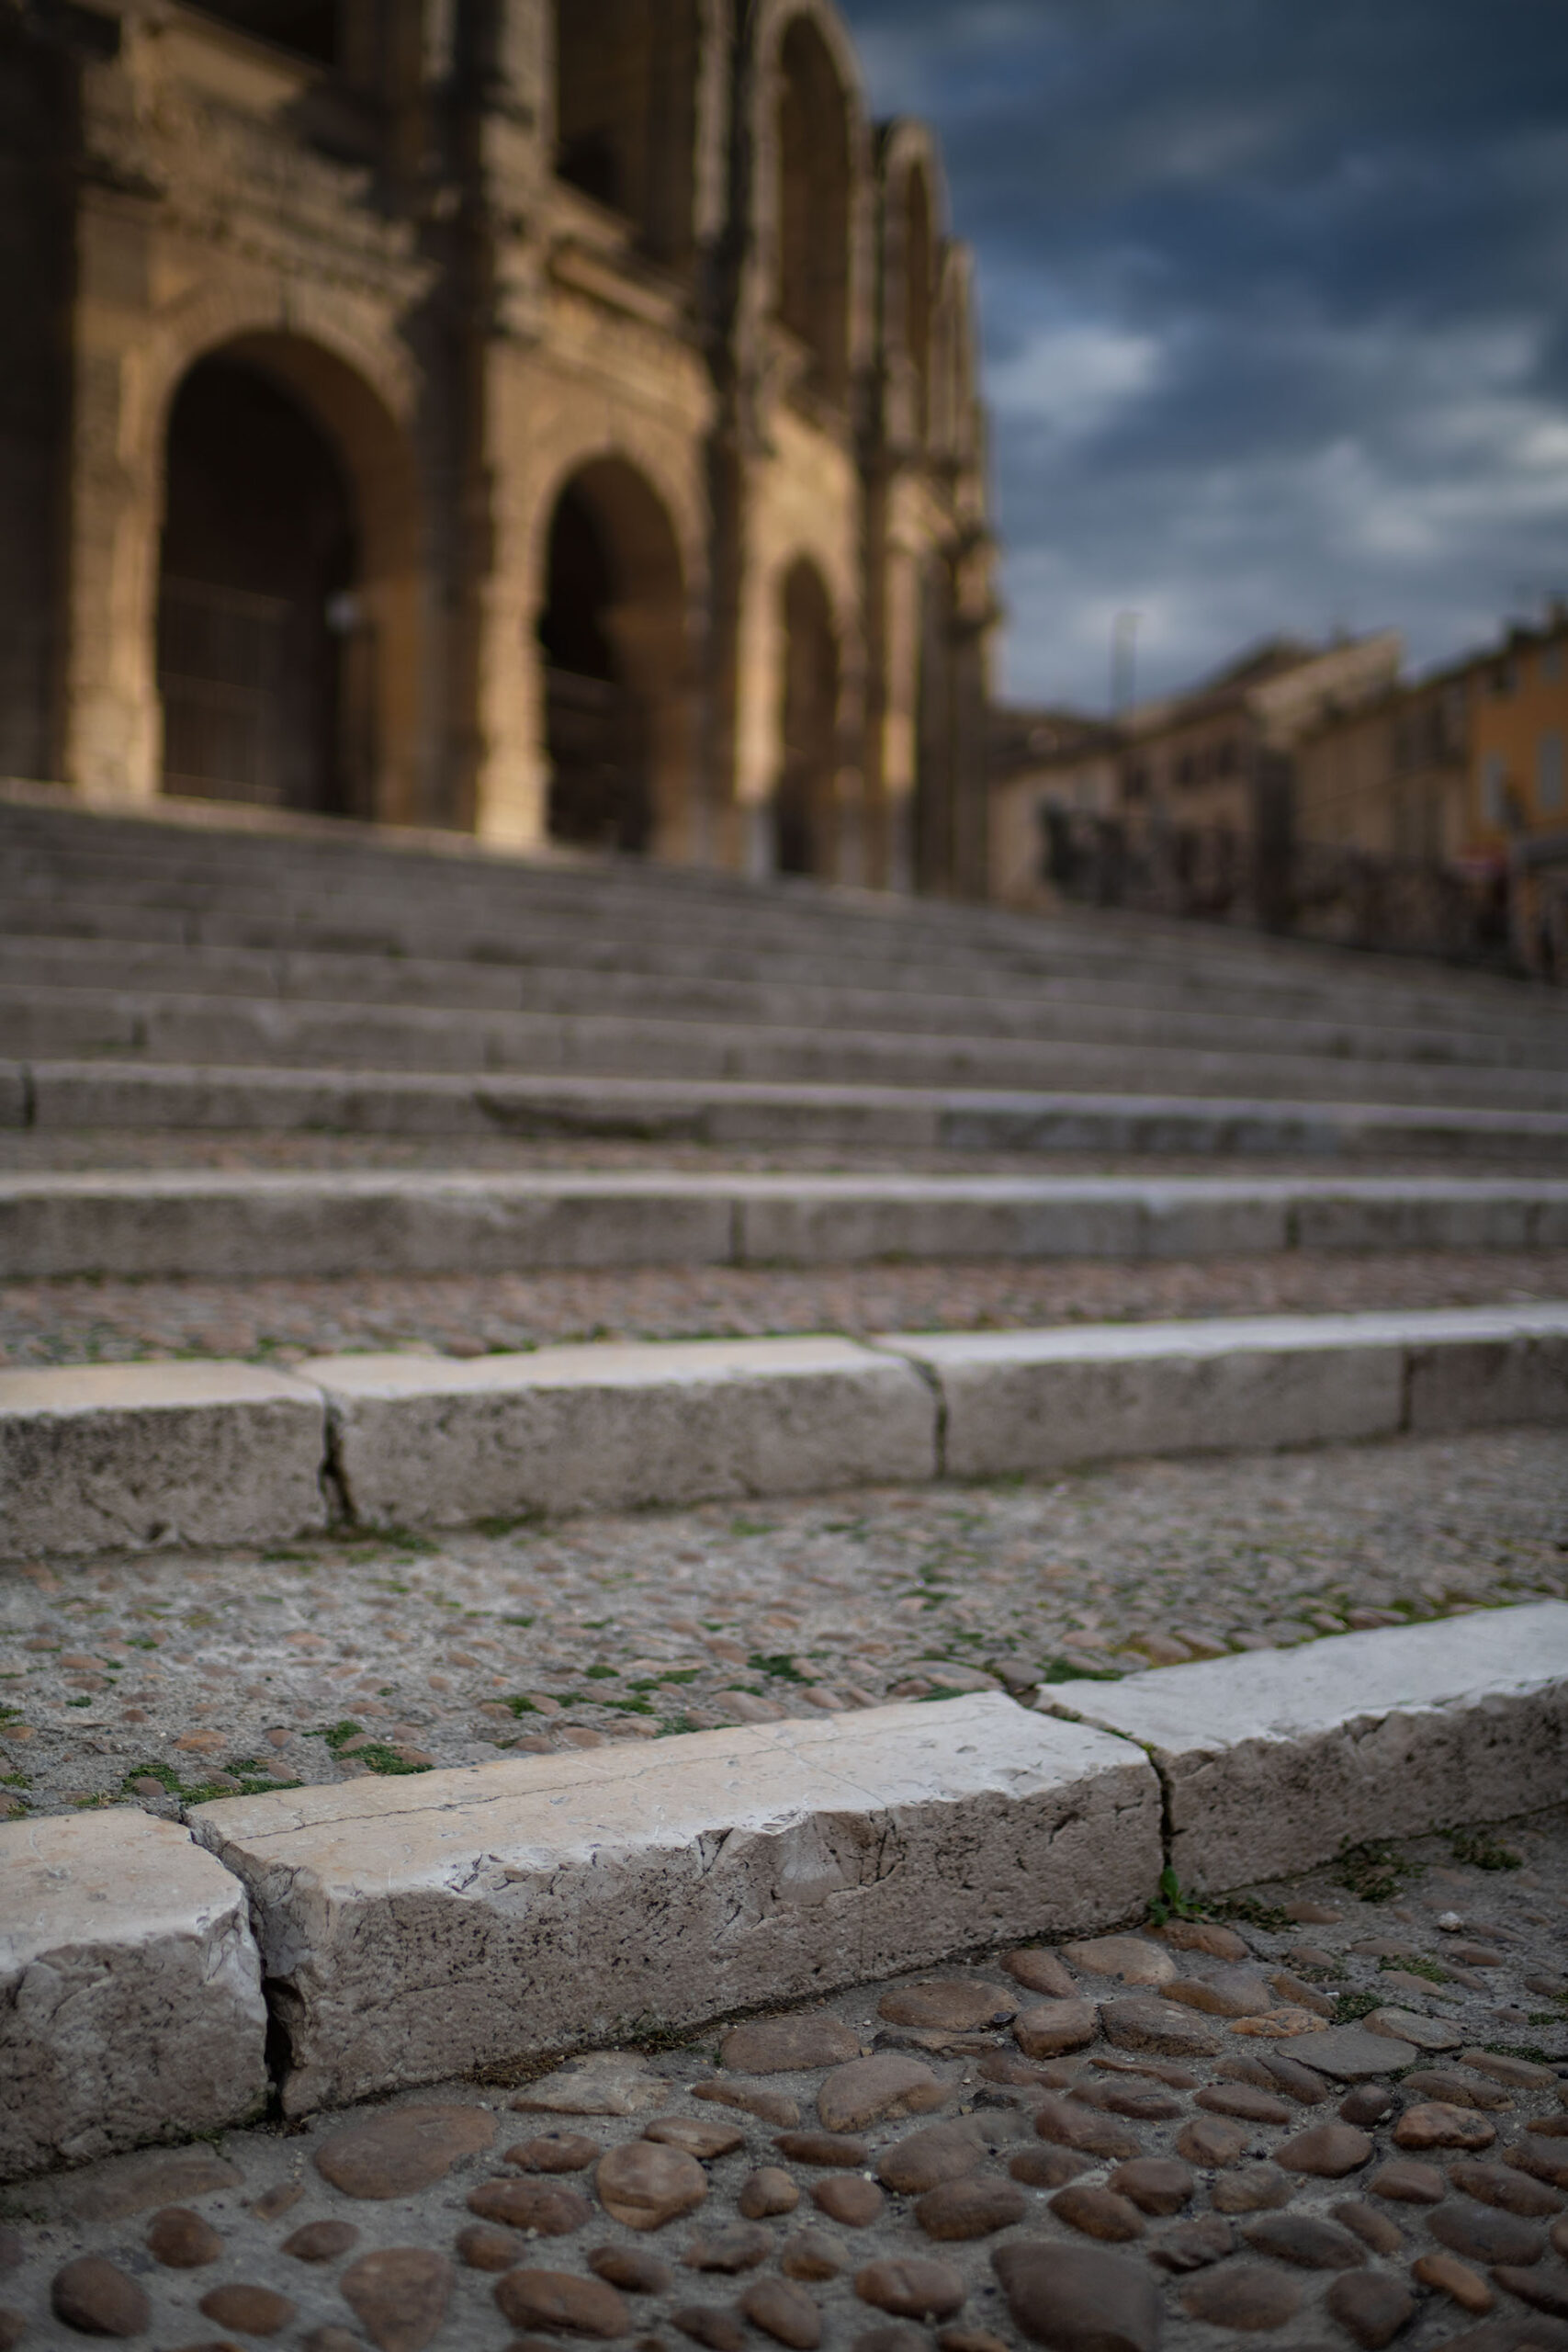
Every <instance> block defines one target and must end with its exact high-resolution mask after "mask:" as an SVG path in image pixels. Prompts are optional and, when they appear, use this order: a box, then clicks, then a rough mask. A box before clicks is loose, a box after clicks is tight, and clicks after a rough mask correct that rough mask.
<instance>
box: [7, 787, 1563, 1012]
mask: <svg viewBox="0 0 1568 2352" xmlns="http://www.w3.org/2000/svg"><path fill="white" fill-rule="evenodd" d="M32 813H35V814H36V812H32ZM26 814H28V812H24V811H20V810H18V809H15V808H11V809H6V808H4V807H0V842H4V843H5V846H6V851H7V855H6V868H7V872H8V874H11V875H14V876H16V881H15V882H14V884H13V888H19V887H20V886H21V885H23V884H24V883H25V884H26V886H27V887H28V889H30V890H31V891H33V892H35V893H37V894H39V909H40V911H47V907H48V904H49V903H50V902H51V901H52V902H53V904H54V907H55V911H56V913H57V914H58V915H59V916H61V917H62V919H63V918H66V917H69V918H70V919H71V920H72V921H73V922H74V920H75V918H76V916H77V914H78V912H79V910H82V908H83V906H84V903H85V899H86V898H87V897H88V896H89V895H90V889H91V887H92V886H93V882H94V877H95V876H97V877H99V880H100V882H102V881H104V880H107V881H111V882H113V883H114V885H115V888H116V889H117V890H118V893H119V895H120V898H121V899H122V900H124V899H126V897H127V895H128V894H135V895H138V896H140V897H141V898H142V899H145V898H147V897H149V896H151V897H152V899H157V898H158V897H159V896H160V895H162V896H164V897H165V898H167V897H168V896H169V894H170V893H171V892H173V893H175V895H176V896H177V895H178V894H179V893H180V892H181V891H184V892H186V893H192V892H194V893H197V895H200V894H202V893H205V894H206V896H207V898H208V899H213V898H214V897H216V898H219V899H225V900H227V901H229V902H230V903H232V902H233V901H234V899H235V897H236V894H238V897H239V899H240V900H241V901H243V904H244V905H245V906H246V907H247V908H248V909H249V910H251V912H252V914H254V917H255V918H256V919H258V920H262V921H265V922H272V923H274V924H276V922H277V921H278V918H279V911H280V906H281V904H282V901H283V899H285V898H286V897H287V896H288V893H289V892H290V891H299V890H303V891H304V893H305V894H306V895H307V897H308V898H309V899H310V900H311V901H312V902H313V903H315V904H317V905H319V906H320V907H321V909H322V910H323V912H324V913H325V914H326V916H327V918H328V919H329V920H333V921H336V922H341V921H342V920H343V919H344V917H345V916H347V917H349V918H351V919H352V920H353V922H355V925H357V926H358V927H360V928H361V929H363V927H364V925H365V922H366V919H367V911H368V912H371V913H373V914H375V915H377V916H378V919H379V918H395V919H405V918H407V917H410V916H413V917H415V918H418V917H422V916H423V919H424V924H425V929H426V931H427V932H428V933H430V935H432V936H433V937H434V939H435V940H436V942H437V952H441V953H445V952H446V945H445V940H446V937H448V936H449V935H450V933H451V930H452V927H453V923H454V922H456V924H457V928H459V929H460V928H461V927H462V922H463V921H464V920H465V919H471V918H472V917H473V916H474V915H476V914H479V913H481V912H483V911H484V910H489V911H490V915H491V919H492V920H494V921H495V922H497V924H498V926H499V928H500V933H501V936H500V937H499V938H498V940H497V942H496V943H495V944H498V945H504V944H507V943H508V942H510V943H511V944H513V946H514V945H515V943H516V939H517V935H518V930H519V925H520V922H527V923H528V924H529V925H530V926H532V925H534V924H538V923H544V924H549V923H551V922H552V921H553V922H554V923H555V925H556V927H558V928H559V927H562V926H571V927H575V929H576V930H577V931H579V932H581V931H582V930H583V929H584V928H585V927H587V928H590V929H592V928H593V927H594V925H595V923H596V922H597V923H601V924H604V925H606V926H608V927H609V928H611V929H612V930H616V931H620V932H623V933H625V932H627V931H629V932H631V933H634V934H635V933H647V934H649V935H651V934H652V933H654V932H655V931H657V932H659V933H660V934H661V935H663V936H665V937H667V938H668V940H669V941H670V942H671V943H672V944H679V943H681V942H682V941H689V939H690V937H691V934H692V933H693V930H694V926H695V925H699V924H701V923H702V922H705V921H707V920H709V919H711V918H721V919H722V922H721V930H722V934H723V937H724V941H725V944H726V945H727V946H728V948H730V949H734V950H743V949H745V948H746V947H747V946H748V945H749V944H754V943H755V942H756V940H757V939H758V938H759V937H760V936H761V934H762V933H764V932H766V933H767V934H768V936H770V937H773V936H775V935H776V936H777V937H779V938H780V939H789V938H794V939H795V940H797V941H798V942H799V944H801V946H802V948H803V949H805V950H807V951H820V950H821V949H823V948H827V949H828V950H829V952H840V953H844V954H847V955H849V956H852V957H853V956H858V955H868V956H886V953H887V952H888V951H889V950H890V949H891V950H892V951H893V952H894V953H895V954H897V955H901V956H905V957H907V958H908V959H912V960H913V961H914V962H915V964H916V966H917V967H918V964H919V959H920V958H921V957H924V958H926V959H928V960H929V959H931V957H933V956H935V957H939V958H940V957H942V956H953V955H959V954H960V953H961V954H962V956H963V958H964V960H965V961H968V962H970V963H972V964H975V965H976V966H978V965H983V964H987V963H992V962H996V961H998V959H1000V960H1003V961H1006V962H1007V963H1008V964H1009V965H1010V966H1011V967H1013V968H1015V969H1017V970H1023V969H1025V968H1030V967H1033V966H1034V965H1035V964H1041V965H1043V966H1044V967H1049V966H1050V965H1051V963H1052V962H1053V961H1054V962H1055V964H1057V965H1059V966H1060V965H1071V966H1072V967H1076V968H1084V967H1098V968H1099V969H1100V970H1102V971H1106V972H1112V973H1114V972H1121V973H1125V972H1126V971H1127V970H1129V969H1130V968H1131V967H1133V966H1134V965H1135V964H1137V963H1139V962H1144V963H1146V964H1147V965H1148V967H1149V969H1150V972H1151V974H1155V975H1157V974H1158V973H1160V972H1163V973H1165V974H1166V975H1167V976H1170V977H1174V976H1176V975H1178V974H1187V973H1191V974H1194V975H1196V974H1199V973H1204V974H1208V975H1210V976H1211V977H1212V978H1213V979H1214V980H1215V981H1216V982H1218V983H1219V984H1220V985H1222V986H1223V985H1224V983H1225V982H1226V981H1227V980H1229V981H1231V982H1234V981H1235V978H1237V977H1239V976H1240V975H1241V974H1243V973H1244V972H1245V973H1247V975H1249V976H1250V984H1251V985H1252V986H1254V987H1255V988H1264V987H1273V986H1275V985H1282V986H1287V987H1296V988H1299V989H1302V990H1303V991H1304V992H1305V994H1307V995H1309V996H1310V995H1312V994H1314V993H1315V992H1317V991H1320V990H1322V989H1325V988H1328V987H1331V986H1333V985H1335V984H1338V985H1339V986H1341V987H1343V988H1344V989H1346V990H1347V991H1348V992H1349V993H1350V994H1351V995H1352V996H1359V998H1361V999H1362V1000H1365V999H1366V998H1368V997H1369V996H1378V997H1381V998H1383V999H1385V1000H1386V1001H1388V1002H1389V1003H1391V1004H1392V1003H1393V1001H1394V1000H1395V998H1396V997H1400V996H1406V997H1411V998H1412V999H1413V1001H1420V998H1421V996H1422V995H1423V994H1426V996H1427V1001H1429V1002H1430V1003H1431V1005H1432V1006H1433V1007H1434V1008H1437V1007H1439V1006H1445V1005H1446V1006H1452V1005H1454V1004H1456V1003H1459V1002H1461V1001H1465V1002H1468V1003H1470V1004H1471V1005H1472V1006H1473V1007H1474V1008H1476V1009H1477V1011H1479V1009H1480V1008H1482V1007H1483V1006H1485V1007H1489V1008H1493V1009H1495V1010H1496V1011H1497V1012H1499V1013H1500V1014H1501V1015H1502V1016H1503V1017H1504V1018H1505V1019H1506V1018H1508V1017H1510V1016H1519V1015H1522V1014H1523V1013H1524V1012H1525V1011H1526V1008H1529V1007H1531V1006H1534V1007H1537V1008H1539V1007H1540V1006H1541V1004H1542V1003H1543V1002H1550V1001H1551V1000H1543V999H1542V998H1541V997H1540V994H1539V992H1536V991H1531V990H1528V989H1522V988H1520V987H1519V986H1518V985H1517V984H1516V983H1513V982H1510V981H1507V980H1505V979H1502V978H1498V977H1497V976H1495V975H1488V974H1478V973H1462V972H1455V971H1452V970H1449V969H1445V968H1444V967H1440V966H1434V965H1431V964H1421V963H1414V962H1413V963H1400V964H1394V963H1392V962H1382V961H1379V960H1378V959H1375V958H1369V957H1367V956H1358V955H1355V954H1350V953H1346V952H1344V951H1337V950H1335V949H1332V948H1327V947H1324V946H1320V945H1315V944H1305V943H1300V942H1292V941H1279V940H1269V939H1265V938H1260V937H1258V936H1256V935H1251V934H1247V933H1224V932H1223V931H1220V930H1217V929H1212V928H1207V927H1193V926H1190V925H1181V924H1177V923H1174V922H1162V921H1159V920H1157V919H1152V918H1145V917H1132V916H1122V915H1117V914H1100V913H1096V914H1084V913H1078V912H1076V911H1071V912H1068V913H1066V914H1063V915H1059V916H1056V917H1053V918H1051V919H1049V920H1044V921H1043V920H1042V919H1040V918H1037V917H1032V916H1030V917H1025V916H1020V915H1017V914H1010V913H1008V912H1005V911H1002V910H994V909H977V908H970V907H959V906H951V905H944V904H942V903H941V902H933V901H926V900H921V901H916V902H911V901H908V900H901V899H888V898H886V897H879V896H875V895H870V894H865V893H861V892H855V891H847V890H842V889H836V888H822V887H820V886H815V885H811V884H807V883H801V882H795V881H792V882H786V883H772V884H767V883H763V884H759V883H753V882H747V881H742V880H739V878H737V877H734V876H722V875H707V874H699V873H694V872H692V871H690V870H673V869H660V868H657V867H641V866H637V867H627V866H622V867H618V868H617V867H616V866H615V865H592V864H588V863H581V862H580V863H573V864H567V863H563V862H560V861H558V860H554V861H548V862H529V861H525V860H520V859H517V858H514V857H505V856H498V855H496V854H493V853H490V854H487V853H483V852H480V851H479V850H478V849H477V846H476V845H475V844H472V843H467V842H460V841H457V840H455V839H454V838H453V837H446V839H445V843H444V846H443V849H442V851H441V854H433V845H432V842H431V838H430V837H428V836H426V837H423V839H420V838H415V839H410V838H409V837H406V836H398V835H389V834H384V833H383V834H376V833H372V832H368V831H366V830H365V829H353V828H345V829H343V831H344V832H346V833H350V834H353V835H354V837H355V838H354V840H353V842H352V843H345V842H344V840H343V839H342V838H340V837H339V835H338V834H337V833H333V835H332V836H331V837H330V838H326V839H323V838H322V837H321V834H320V833H319V832H317V833H311V834H308V835H307V836H306V837H304V838H303V839H300V840H294V839H292V838H289V839H272V838H267V837H265V835H264V836H261V837H258V836H257V834H256V832H255V831H254V829H252V828H249V827H245V828H243V829H242V830H233V829H231V824H230V820H231V818H232V816H233V812H227V813H226V814H225V815H224V816H223V817H222V819H221V821H220V824H219V825H217V826H207V827H204V828H203V829H202V830H201V831H200V832H199V833H198V834H197V835H196V836H195V837H194V838H188V839H187V838H183V837H182V832H181V824H180V821H179V820H174V821H171V820H170V818H169V813H168V811H167V810H160V811H158V812H149V813H148V814H147V815H146V816H143V817H141V818H136V819H131V820H124V819H119V820H110V819H107V818H104V817H101V816H95V815H89V814H85V813H84V812H83V811H81V810H80V809H75V810H72V811H70V812H69V813H66V812H62V813H60V814H58V815H55V816H53V817H52V818H51V824H52V827H53V832H52V834H51V840H52V841H53V843H54V846H53V847H52V849H49V848H47V847H46V846H45V845H44V844H43V843H41V842H34V843H33V845H32V847H31V848H30V849H29V847H28V845H27V843H26V842H23V841H21V840H18V839H17V838H16V833H17V822H18V820H19V819H20V818H22V817H23V816H24V815H26ZM95 839H96V841H97V842H99V843H100V844H104V843H107V842H110V841H112V842H117V843H118V844H121V846H119V847H118V848H117V849H116V850H115V851H114V852H113V854H104V851H103V849H102V848H101V847H100V849H99V851H98V853H97V854H89V853H88V849H87V846H86V845H87V844H88V843H90V842H93V841H94V840H95ZM126 844H130V845H131V846H126ZM176 853H177V854H176ZM193 858H194V859H195V860H196V863H195V864H194V865H193V864H192V863H191V861H192V859H193ZM433 896H438V897H439V898H440V899H441V901H442V909H443V916H444V917H450V918H451V920H450V921H447V922H445V924H436V925H434V926H433V925H432V924H431V923H430V921H429V907H430V902H431V899H432V897H433ZM14 911H15V915H16V919H17V921H20V920H22V918H23V915H24V913H25V905H18V906H17V908H16V909H15V910H14ZM102 911H106V912H108V911H112V910H102ZM145 911H148V912H153V913H155V912H156V911H157V910H156V908H155V907H152V908H150V909H147V910H145ZM127 919H128V920H129V911H128V913H127ZM29 927H31V926H30V925H29ZM110 935H112V934H110ZM178 935H181V936H184V935H185V934H184V933H183V932H181V933H179V934H178ZM1438 1017H1441V1015H1440V1013H1438Z"/></svg>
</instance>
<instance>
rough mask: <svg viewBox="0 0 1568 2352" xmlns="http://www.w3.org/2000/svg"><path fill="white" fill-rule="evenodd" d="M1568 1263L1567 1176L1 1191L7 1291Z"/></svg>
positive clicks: (659, 1181)
mask: <svg viewBox="0 0 1568 2352" xmlns="http://www.w3.org/2000/svg"><path fill="white" fill-rule="evenodd" d="M1562 1248H1568V1181H1565V1180H1562V1179H1551V1178H1540V1179H1537V1180H1534V1181H1530V1180H1521V1179H1517V1178H1515V1179H1505V1178H1495V1179H1489V1180H1483V1179H1470V1180H1463V1179H1455V1178H1446V1177H1431V1178H1413V1177H1359V1178H1355V1177H1349V1178H1348V1177H1326V1176H1325V1177H1317V1178H1299V1177H1263V1178H1258V1177H1254V1178H1247V1177H1185V1178H1183V1177H1173V1178H1167V1179H1165V1180H1163V1181H1160V1182H1146V1181H1143V1180H1140V1179H1138V1178H1136V1177H1100V1178H1093V1179H1084V1178H1067V1177H1058V1178H1052V1177H1033V1178H1027V1179H1024V1178H1016V1177H1005V1176H987V1177H926V1176H909V1177H898V1176H831V1175H829V1176H816V1175H805V1174H800V1175H795V1174H790V1175H750V1174H733V1173H731V1174H716V1175H687V1174H682V1173H661V1172H659V1171H657V1170H649V1171H648V1172H647V1173H644V1174H600V1173H572V1174H562V1175H516V1176H511V1175H490V1174H487V1175H466V1174H463V1173H460V1172H452V1173H449V1174H438V1173H431V1174H424V1173H420V1174H400V1173H369V1172H364V1173H361V1172H345V1171H340V1172H334V1173H331V1174H320V1175H316V1174H277V1175H272V1174H256V1173H230V1172H227V1171H222V1170H189V1171H185V1172H181V1173H154V1174H115V1175H40V1176H28V1177H5V1176H0V1279H5V1280H8V1281H17V1280H39V1279H46V1278H51V1277H58V1276H63V1275H75V1274H114V1275H124V1276H130V1277H139V1276H148V1277H154V1276H164V1277H170V1276H175V1277H177V1276H206V1277H216V1278H220V1279H230V1280H232V1279H243V1280H254V1279H257V1278H260V1277H264V1276H286V1275H292V1276H312V1275H344V1274H394V1273H396V1274H434V1273H465V1274H479V1273H506V1272H520V1271H524V1270H529V1269H538V1268H547V1267H550V1268H565V1267H591V1266H599V1267H607V1266H648V1265H710V1266H711V1265H734V1266H745V1265H751V1266H769V1265H823V1264H833V1263H839V1264H843V1263H860V1262H864V1261H874V1260H877V1259H900V1260H910V1259H914V1260H922V1259H924V1260H942V1259H994V1258H1017V1259H1043V1258H1133V1259H1139V1258H1203V1257H1214V1256H1224V1255H1229V1254H1235V1253H1247V1254H1249V1255H1251V1254H1258V1253H1262V1252H1272V1251H1279V1250H1544V1249H1562Z"/></svg>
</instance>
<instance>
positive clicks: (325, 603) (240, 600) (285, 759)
mask: <svg viewBox="0 0 1568 2352" xmlns="http://www.w3.org/2000/svg"><path fill="white" fill-rule="evenodd" d="M359 536H360V535H359V530H358V524H357V517H356V515H355V501H354V496H353V492H352V489H351V487H350V484H349V482H348V481H347V479H346V477H345V474H344V469H343V467H342V465H341V463H340V461H339V459H338V457H337V454H336V451H335V450H334V448H333V446H332V444H331V442H330V441H329V440H328V438H327V436H326V435H324V434H323V433H322V432H321V430H320V428H319V427H318V426H317V425H316V424H315V423H314V422H313V420H312V419H311V418H310V415H309V414H308V413H307V412H306V410H305V409H304V408H303V407H302V406H301V405H300V403H299V401H297V400H295V399H294V398H293V396H292V395H291V394H290V393H289V392H288V391H286V390H284V389H283V388H282V387H281V386H280V385H279V384H278V383H276V381H275V380H274V379H272V378H271V377H270V376H269V375H268V374H267V373H266V372H265V370H264V369H262V368H256V367H254V366H251V365H249V364H246V363H244V362H243V361H240V360H237V359H234V358H232V357H229V356H215V357H212V358H209V359H204V360H201V361H199V362H198V363H197V366H196V367H194V368H192V369H191V370H190V372H189V374H188V375H187V376H186V379H185V380H184V382H183V383H182V384H181V386H180V388H179V390H178V392H177V393H176V395H175V401H174V405H173V408H172V410H171V412H170V418H169V431H168V450H167V470H166V488H165V500H164V531H163V539H162V546H161V550H160V561H159V579H158V640H157V655H158V691H159V695H160V698H161V701H162V706H163V718H164V791H165V792H168V793H173V794H176V795H179V796H182V797H196V798H200V799H216V800H240V801H248V802H251V803H253V804H255V805H257V806H260V807H263V808H275V809H305V810H313V811H315V812H317V813H320V814H323V815H348V814H354V813H357V812H358V811H359V810H360V809H361V807H362V805H363V801H364V793H365V777H366V773H367V766H368V761H369V752H370V741H369V738H370V734H371V718H370V709H369V679H368V675H367V664H368V660H369V650H368V645H367V641H366V636H365V631H364V629H363V628H362V616H361V612H360V605H359V599H358V597H357V595H356V594H355V591H356V588H357V585H358V581H359V571H360V548H359Z"/></svg>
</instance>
